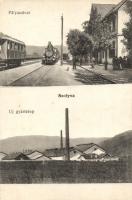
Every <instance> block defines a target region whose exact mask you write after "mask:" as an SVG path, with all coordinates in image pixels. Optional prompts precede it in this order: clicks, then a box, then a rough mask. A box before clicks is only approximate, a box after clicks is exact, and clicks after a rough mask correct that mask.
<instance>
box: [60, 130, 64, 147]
mask: <svg viewBox="0 0 132 200" xmlns="http://www.w3.org/2000/svg"><path fill="white" fill-rule="evenodd" d="M60 148H61V149H63V135H62V130H61V132H60Z"/></svg>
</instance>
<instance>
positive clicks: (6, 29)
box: [0, 0, 121, 46]
mask: <svg viewBox="0 0 132 200" xmlns="http://www.w3.org/2000/svg"><path fill="white" fill-rule="evenodd" d="M120 1H121V0H113V1H111V0H102V1H100V0H19V1H18V0H0V32H3V33H5V34H8V35H10V36H12V37H14V38H17V39H19V40H22V41H24V42H25V43H26V44H27V45H39V46H43V45H44V46H45V45H47V43H48V41H51V42H52V43H53V44H54V45H59V44H60V35H61V15H62V13H63V16H64V44H66V36H67V33H68V32H69V30H70V29H75V28H77V29H80V30H81V29H82V25H81V24H82V23H83V22H84V21H86V20H88V19H89V14H90V9H91V4H92V3H113V4H116V3H118V2H120ZM9 11H25V12H28V11H29V12H30V14H27V15H26V14H24V15H22V14H19V15H18V14H17V15H15V14H9Z"/></svg>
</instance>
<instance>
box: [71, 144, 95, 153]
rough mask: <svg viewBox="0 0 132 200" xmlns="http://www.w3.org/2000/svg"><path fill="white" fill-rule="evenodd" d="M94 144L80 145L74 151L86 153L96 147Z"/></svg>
mask: <svg viewBox="0 0 132 200" xmlns="http://www.w3.org/2000/svg"><path fill="white" fill-rule="evenodd" d="M94 145H95V144H94V143H89V144H78V145H76V146H75V147H74V149H77V150H79V151H81V152H84V151H86V150H87V149H89V148H91V147H92V146H94Z"/></svg>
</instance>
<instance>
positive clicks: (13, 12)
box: [0, 0, 132, 87]
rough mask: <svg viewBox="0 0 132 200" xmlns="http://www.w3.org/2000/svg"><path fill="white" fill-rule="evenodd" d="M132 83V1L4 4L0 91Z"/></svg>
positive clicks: (0, 3) (11, 0) (0, 7)
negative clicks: (13, 88) (1, 87)
mask: <svg viewBox="0 0 132 200" xmlns="http://www.w3.org/2000/svg"><path fill="white" fill-rule="evenodd" d="M129 83H132V0H113V1H111V0H67V1H66V0H34V1H32V0H19V1H17V0H0V86H12V87H13V86H79V85H80V86H83V85H104V84H106V85H107V84H129Z"/></svg>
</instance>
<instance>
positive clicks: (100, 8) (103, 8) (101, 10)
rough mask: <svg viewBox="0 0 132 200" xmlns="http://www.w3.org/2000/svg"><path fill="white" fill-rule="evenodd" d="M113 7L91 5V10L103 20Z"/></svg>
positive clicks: (113, 5)
mask: <svg viewBox="0 0 132 200" xmlns="http://www.w3.org/2000/svg"><path fill="white" fill-rule="evenodd" d="M113 7H115V4H92V9H93V10H94V9H96V10H97V13H98V14H100V15H101V18H104V17H105V15H106V14H107V13H108V12H109V11H110V10H111V9H112V8H113ZM92 9H91V10H92Z"/></svg>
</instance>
